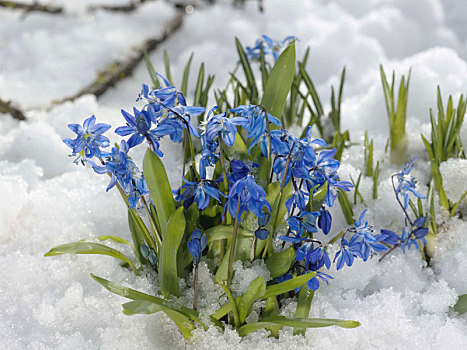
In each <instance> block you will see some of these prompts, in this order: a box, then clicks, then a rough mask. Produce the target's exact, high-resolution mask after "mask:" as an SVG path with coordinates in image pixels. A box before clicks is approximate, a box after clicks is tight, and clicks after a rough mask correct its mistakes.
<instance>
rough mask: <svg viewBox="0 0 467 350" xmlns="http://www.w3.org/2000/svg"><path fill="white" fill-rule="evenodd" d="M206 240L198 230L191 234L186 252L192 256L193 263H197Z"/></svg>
mask: <svg viewBox="0 0 467 350" xmlns="http://www.w3.org/2000/svg"><path fill="white" fill-rule="evenodd" d="M207 243H208V239H207V237H206V235H205V234H203V233H202V232H201V230H200V229H199V228H197V229H196V230H194V231H193V233H192V234H191V240H190V241H189V242H188V243H187V245H188V251H189V252H190V254H191V255H192V256H193V260H194V261H195V263H198V262H199V260H200V258H201V254H202V252H203V250H204V249H205V248H206V245H207Z"/></svg>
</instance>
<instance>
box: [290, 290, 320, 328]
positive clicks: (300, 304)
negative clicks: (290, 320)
mask: <svg viewBox="0 0 467 350" xmlns="http://www.w3.org/2000/svg"><path fill="white" fill-rule="evenodd" d="M314 295H315V292H314V291H313V290H311V289H310V288H308V286H304V287H302V288H301V289H300V292H299V293H298V301H297V309H296V311H295V314H296V315H297V317H299V318H307V317H308V316H309V315H310V309H311V303H312V301H313V296H314ZM305 333H306V328H304V327H295V328H294V329H293V334H294V335H297V334H301V335H305Z"/></svg>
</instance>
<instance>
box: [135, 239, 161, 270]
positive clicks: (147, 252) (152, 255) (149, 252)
mask: <svg viewBox="0 0 467 350" xmlns="http://www.w3.org/2000/svg"><path fill="white" fill-rule="evenodd" d="M139 248H140V249H139V250H140V252H141V255H142V256H143V258H145V259H146V260H148V261H149V263H150V264H151V265H152V266H153V267H157V255H156V252H155V251H154V249H152V248H149V247H148V246H147V245H146V244H144V243H143V244H141V245H140V247H139Z"/></svg>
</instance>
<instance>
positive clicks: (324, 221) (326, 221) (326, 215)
mask: <svg viewBox="0 0 467 350" xmlns="http://www.w3.org/2000/svg"><path fill="white" fill-rule="evenodd" d="M331 224H332V217H331V213H330V212H329V211H328V210H326V208H325V207H324V206H323V207H321V211H320V213H319V218H318V227H319V228H320V229H321V231H323V233H324V234H325V235H327V234H328V233H329V231H331Z"/></svg>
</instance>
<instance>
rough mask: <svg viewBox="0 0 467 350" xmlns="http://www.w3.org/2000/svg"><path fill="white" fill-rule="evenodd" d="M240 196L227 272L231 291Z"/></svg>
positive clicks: (228, 285) (238, 202) (238, 203)
mask: <svg viewBox="0 0 467 350" xmlns="http://www.w3.org/2000/svg"><path fill="white" fill-rule="evenodd" d="M240 203H241V202H240V196H238V199H237V212H236V214H235V223H234V228H233V233H232V240H231V241H230V255H229V267H228V270H227V287H228V288H229V289H230V285H231V284H232V265H233V262H234V253H235V242H236V241H237V231H238V214H239V213H240Z"/></svg>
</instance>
